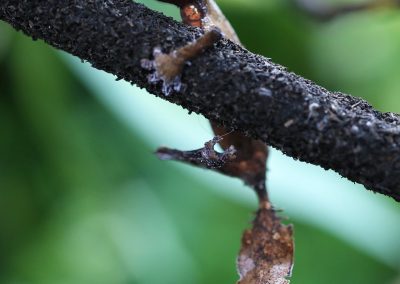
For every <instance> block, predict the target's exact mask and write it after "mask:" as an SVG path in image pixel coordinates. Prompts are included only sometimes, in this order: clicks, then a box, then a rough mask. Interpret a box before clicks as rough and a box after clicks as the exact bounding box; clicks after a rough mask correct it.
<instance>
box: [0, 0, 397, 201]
mask: <svg viewBox="0 0 400 284" xmlns="http://www.w3.org/2000/svg"><path fill="white" fill-rule="evenodd" d="M0 19H2V20H4V21H6V22H8V23H10V24H11V25H13V26H14V27H15V28H16V29H19V30H22V31H24V32H25V33H26V34H28V35H30V36H31V37H33V38H40V39H43V40H45V41H46V42H47V43H49V44H51V45H53V46H54V47H56V48H59V49H63V50H65V51H67V52H69V53H72V54H74V55H76V56H78V57H80V58H82V59H84V60H87V61H89V62H90V63H91V64H92V65H93V66H94V67H96V68H98V69H101V70H105V71H107V72H110V73H112V74H115V75H116V76H117V77H118V78H123V79H125V80H127V81H129V82H132V83H134V84H137V85H138V86H140V87H144V88H146V89H147V90H148V91H149V92H151V93H153V94H155V95H157V96H159V97H161V98H163V99H166V100H168V101H170V102H173V103H175V104H178V105H181V106H183V107H184V108H186V109H188V110H189V111H193V112H197V113H201V114H203V115H204V116H206V117H207V118H209V119H211V120H213V121H217V122H219V123H221V124H223V125H224V126H225V127H227V128H231V129H235V130H239V131H242V132H244V133H246V134H248V135H250V136H251V137H254V138H258V139H261V140H263V141H265V142H267V143H268V144H269V145H272V146H274V147H276V148H277V149H280V150H281V151H283V152H284V153H285V154H287V155H289V156H291V157H293V158H295V159H299V160H301V161H305V162H309V163H313V164H316V165H320V166H322V167H323V168H325V169H333V170H335V171H336V172H338V173H340V174H341V175H342V176H344V177H347V178H348V179H350V180H352V181H354V182H359V183H361V184H363V185H365V186H366V187H367V188H368V189H371V190H373V191H375V192H380V193H383V194H385V195H388V196H391V197H393V198H394V199H396V200H398V201H400V117H399V116H398V115H397V114H392V113H380V112H378V111H376V110H374V109H373V108H372V107H371V106H370V105H368V104H367V103H366V102H365V101H363V100H360V99H358V98H354V97H351V96H348V95H345V94H342V93H338V92H329V91H327V90H325V89H324V88H322V87H319V86H317V85H315V84H314V83H312V82H310V81H308V80H305V79H303V78H301V77H299V76H297V75H295V74H293V73H289V72H288V71H286V70H285V69H284V68H283V67H281V66H279V65H277V64H274V63H272V62H271V61H270V60H268V59H266V58H264V57H261V56H258V55H254V54H252V53H250V52H248V51H247V50H245V49H243V48H241V47H239V46H238V45H235V44H233V43H232V42H229V41H227V40H222V41H220V42H219V43H218V44H217V45H216V46H215V47H213V48H211V49H209V50H208V51H206V52H205V53H204V54H203V55H201V56H199V57H198V58H196V59H194V60H192V64H191V65H190V66H186V67H185V68H184V71H183V74H182V83H183V84H184V85H185V92H184V93H173V94H172V95H171V96H168V97H167V96H164V95H163V93H162V88H161V85H160V84H157V85H153V84H150V83H149V82H148V80H147V75H148V71H146V70H144V69H142V68H141V66H140V61H141V59H143V58H145V59H151V57H152V52H153V49H154V48H155V47H157V46H159V47H161V48H162V50H163V51H165V52H170V51H171V50H173V49H174V48H177V47H181V46H183V45H185V44H186V43H187V42H189V41H192V40H193V39H194V38H197V37H198V36H200V34H201V31H200V30H198V29H195V28H190V27H186V26H184V25H182V24H180V23H177V22H175V21H173V20H172V19H170V18H167V17H165V16H163V15H161V14H159V13H156V12H154V11H151V10H149V9H147V8H145V7H144V6H143V5H140V4H137V3H134V2H131V1H130V0H63V1H60V0H47V1H43V0H40V1H39V0H2V1H1V3H0ZM21 56H29V55H21ZM38 99H40V98H38ZM150 120H151V116H149V123H150ZM288 175H290V173H288Z"/></svg>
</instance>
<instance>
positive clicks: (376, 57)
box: [0, 0, 400, 284]
mask: <svg viewBox="0 0 400 284" xmlns="http://www.w3.org/2000/svg"><path fill="white" fill-rule="evenodd" d="M270 2H271V3H273V4H271V3H265V4H264V2H263V1H256V0H254V1H249V2H248V4H246V1H242V2H240V1H235V2H234V3H233V4H232V5H230V2H229V1H221V7H222V8H223V10H224V11H225V12H226V15H227V16H228V17H229V18H230V19H231V20H232V23H233V25H234V26H235V28H236V29H237V31H238V33H239V35H240V37H241V39H242V41H243V43H244V44H245V45H246V47H247V48H248V49H250V50H252V51H254V52H258V53H262V54H264V55H266V56H268V57H272V58H273V60H274V61H277V62H279V63H281V64H283V65H285V66H287V67H289V68H290V69H291V70H293V71H296V72H297V73H300V74H302V75H305V76H307V77H309V78H311V79H313V80H315V81H317V82H319V83H321V84H323V85H324V86H327V87H329V88H331V89H340V90H343V91H348V92H351V93H354V94H356V95H359V96H364V97H365V98H366V99H368V100H369V101H370V102H372V103H373V104H374V105H375V106H377V107H378V108H380V109H382V110H386V111H389V110H391V111H397V112H400V99H399V97H398V96H395V94H396V92H399V90H400V85H399V84H400V83H399V82H400V81H399V80H397V78H396V77H397V75H398V74H399V71H400V70H399V68H400V66H399V64H398V62H400V61H399V59H400V58H399V57H400V54H399V53H398V52H397V51H398V49H399V47H400V46H399V45H400V41H399V40H398V37H396V36H394V35H395V34H397V33H398V31H399V28H400V12H398V11H380V12H370V13H362V14H356V15H351V16H346V17H344V18H342V19H338V20H336V21H334V22H331V23H324V24H321V23H315V22H313V21H311V20H310V19H308V18H306V17H305V16H304V15H302V14H301V13H299V12H298V11H296V10H294V9H293V7H292V6H291V5H290V3H289V2H288V1H281V0H276V1H270ZM150 4H151V5H153V7H156V8H157V7H158V6H156V5H157V3H155V2H151V3H150ZM162 7H164V8H165V7H168V8H167V9H169V11H172V13H175V15H177V13H176V10H174V9H173V8H172V7H171V6H165V5H164V6H162ZM158 8H159V7H158ZM160 9H161V8H160ZM162 9H163V8H162ZM132 111H134V106H132ZM0 121H1V123H0V252H1V253H0V283H5V284H14V283H28V284H31V283H32V284H46V283H49V284H50V283H51V284H64V283H65V284H67V283H79V284H80V283H82V284H83V283H85V284H86V283H96V284H99V283H100V284H101V283H121V284H122V283H124V284H158V283H160V284H161V283H163V284H166V283H171V284H172V283H173V284H179V283H193V284H195V283H235V280H236V279H237V275H236V272H235V257H236V254H237V252H238V250H239V245H240V235H241V233H242V231H243V230H244V228H245V227H246V226H248V224H249V222H250V220H251V217H252V213H251V212H252V210H254V208H247V207H246V206H244V205H242V204H238V203H235V202H233V201H230V200H228V199H225V198H223V197H221V196H220V195H217V194H215V193H214V192H212V191H209V190H207V188H206V187H205V186H204V184H202V183H201V182H199V181H198V180H197V179H194V178H193V177H191V176H189V175H187V173H184V172H182V171H180V170H179V168H175V167H173V166H171V163H165V162H160V161H158V160H157V159H156V158H155V157H154V155H153V154H152V151H153V149H150V148H149V146H147V145H146V142H145V141H143V140H142V138H141V137H140V136H138V134H137V133H134V132H132V130H131V129H128V128H127V127H126V126H125V125H124V124H123V123H121V122H120V121H119V120H118V119H116V118H115V117H114V116H113V115H112V114H111V113H110V112H109V110H108V108H107V106H106V105H103V104H102V103H100V102H99V101H98V100H97V99H96V98H95V97H94V96H93V94H92V93H91V92H90V91H89V90H87V89H86V88H85V87H84V85H83V84H82V82H81V81H80V78H78V77H77V76H76V75H74V74H73V73H72V72H71V71H70V70H69V69H68V68H67V67H66V65H65V63H64V62H63V61H62V60H61V59H60V57H59V56H58V52H56V51H54V49H52V48H50V47H48V46H46V45H45V44H43V43H42V42H33V41H32V40H30V39H28V38H26V37H25V36H23V35H21V34H17V33H15V32H14V31H12V30H11V29H10V28H9V27H8V26H6V25H5V24H4V23H1V25H0ZM149 127H151V125H149ZM160 143H162V141H160ZM332 206H337V205H336V204H332ZM290 221H291V222H293V223H294V224H295V236H296V262H295V264H296V265H295V269H294V275H293V283H297V284H300V283H307V284H311V283H318V284H323V283H343V284H345V283H349V284H350V283H352V284H354V283H371V284H372V283H391V282H390V281H394V279H395V277H396V274H397V273H398V272H397V273H396V271H394V270H393V269H392V268H390V267H388V266H386V265H384V264H382V263H380V262H379V261H377V260H375V259H373V258H372V257H370V256H368V255H366V254H365V253H363V252H360V251H358V250H357V249H355V248H353V247H351V246H349V245H348V244H346V243H344V242H343V241H342V240H339V239H337V238H336V237H334V236H332V235H329V234H327V233H326V232H323V231H322V230H321V229H319V228H316V227H313V226H310V225H308V224H306V223H300V222H298V221H297V220H296V216H291V220H290ZM399 245H400V241H399ZM399 266H400V265H399Z"/></svg>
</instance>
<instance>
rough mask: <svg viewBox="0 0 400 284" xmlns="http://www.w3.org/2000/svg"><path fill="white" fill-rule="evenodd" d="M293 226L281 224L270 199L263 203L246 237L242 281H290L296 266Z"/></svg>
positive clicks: (276, 283)
mask: <svg viewBox="0 0 400 284" xmlns="http://www.w3.org/2000/svg"><path fill="white" fill-rule="evenodd" d="M292 235H293V231H292V227H291V226H290V225H289V226H286V225H283V224H281V220H280V218H279V217H278V216H277V215H276V214H275V211H274V209H273V208H272V206H271V204H270V203H269V202H268V201H264V202H263V203H261V206H260V209H259V210H258V211H257V214H256V218H255V220H254V221H253V228H252V229H249V230H246V231H245V232H244V234H243V237H242V248H241V250H240V253H239V257H238V261H237V268H238V272H239V275H240V279H239V281H238V284H286V283H289V282H290V281H289V280H288V279H287V278H288V277H290V276H291V271H292V266H293V252H294V244H293V239H292Z"/></svg>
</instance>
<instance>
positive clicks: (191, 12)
mask: <svg viewBox="0 0 400 284" xmlns="http://www.w3.org/2000/svg"><path fill="white" fill-rule="evenodd" d="M181 15H182V19H183V21H184V22H185V23H186V24H189V25H191V26H194V27H201V26H202V22H201V19H202V13H201V11H200V9H199V7H197V6H196V5H193V4H188V5H185V6H183V7H182V8H181Z"/></svg>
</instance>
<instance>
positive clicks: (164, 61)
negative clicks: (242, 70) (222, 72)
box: [141, 28, 222, 96]
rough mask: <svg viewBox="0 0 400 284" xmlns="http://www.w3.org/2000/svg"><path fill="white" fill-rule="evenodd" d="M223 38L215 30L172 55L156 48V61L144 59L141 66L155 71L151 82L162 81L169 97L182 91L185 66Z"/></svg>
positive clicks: (154, 53)
mask: <svg viewBox="0 0 400 284" xmlns="http://www.w3.org/2000/svg"><path fill="white" fill-rule="evenodd" d="M221 37H222V35H221V32H220V31H219V29H217V28H214V29H211V30H208V31H207V32H205V33H204V35H202V36H201V37H199V38H198V39H197V40H195V41H194V42H191V43H189V44H187V45H185V46H183V47H181V48H178V49H176V50H174V51H172V52H170V53H163V52H161V49H160V48H158V47H156V48H155V49H154V51H153V56H154V60H148V59H142V61H141V66H142V68H144V69H147V70H152V71H153V73H152V74H150V76H149V81H150V82H151V83H157V82H159V81H162V83H163V93H164V95H166V96H169V95H170V94H171V93H172V92H173V91H177V92H179V91H181V88H182V83H181V74H182V70H183V67H184V66H185V64H186V63H187V62H188V61H189V60H191V59H193V58H196V57H197V56H199V55H200V54H202V53H203V52H204V51H205V50H207V49H208V48H210V47H211V46H213V45H214V43H216V42H218V41H219V40H220V39H221Z"/></svg>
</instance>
